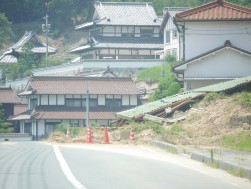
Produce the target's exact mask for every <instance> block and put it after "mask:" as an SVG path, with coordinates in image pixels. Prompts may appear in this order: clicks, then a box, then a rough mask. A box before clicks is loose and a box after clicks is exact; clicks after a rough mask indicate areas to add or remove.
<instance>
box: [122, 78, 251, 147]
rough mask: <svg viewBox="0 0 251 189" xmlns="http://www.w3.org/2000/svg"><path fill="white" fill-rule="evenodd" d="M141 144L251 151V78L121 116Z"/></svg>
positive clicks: (170, 98) (181, 94)
mask: <svg viewBox="0 0 251 189" xmlns="http://www.w3.org/2000/svg"><path fill="white" fill-rule="evenodd" d="M117 115H118V117H119V118H120V119H119V121H118V126H119V127H121V126H123V127H122V128H125V127H127V126H129V127H133V128H134V129H135V131H136V133H137V134H138V142H145V141H147V140H153V139H154V140H160V141H165V142H169V143H173V144H177V145H194V146H199V145H204V146H222V147H228V148H235V149H240V150H249V151H251V148H250V146H251V77H250V76H249V77H245V78H241V79H236V80H232V81H227V82H223V83H219V84H215V85H211V86H207V87H203V88H199V89H195V90H192V91H188V92H186V93H180V94H177V95H174V96H171V97H166V98H163V99H161V100H158V101H154V102H151V103H148V104H145V105H142V106H139V107H136V108H134V109H131V110H128V111H124V112H120V113H118V114H117Z"/></svg>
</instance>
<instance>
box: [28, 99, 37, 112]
mask: <svg viewBox="0 0 251 189" xmlns="http://www.w3.org/2000/svg"><path fill="white" fill-rule="evenodd" d="M35 106H37V99H31V100H30V109H31V110H33V109H34V108H35Z"/></svg>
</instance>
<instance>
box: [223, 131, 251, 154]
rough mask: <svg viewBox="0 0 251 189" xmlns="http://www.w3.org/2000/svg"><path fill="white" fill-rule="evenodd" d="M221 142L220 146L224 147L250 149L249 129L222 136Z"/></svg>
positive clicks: (250, 134)
mask: <svg viewBox="0 0 251 189" xmlns="http://www.w3.org/2000/svg"><path fill="white" fill-rule="evenodd" d="M221 142H222V146H223V147H226V148H232V149H236V150H245V151H251V131H241V132H239V133H235V134H232V135H228V136H224V137H223V138H222V140H221Z"/></svg>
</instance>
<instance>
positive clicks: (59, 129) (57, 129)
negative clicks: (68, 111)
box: [56, 123, 67, 134]
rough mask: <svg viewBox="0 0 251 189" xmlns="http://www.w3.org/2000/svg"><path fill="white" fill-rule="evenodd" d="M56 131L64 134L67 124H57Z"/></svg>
mask: <svg viewBox="0 0 251 189" xmlns="http://www.w3.org/2000/svg"><path fill="white" fill-rule="evenodd" d="M56 131H59V132H62V133H64V134H66V131H67V126H66V125H65V124H63V123H60V124H58V125H57V127H56Z"/></svg>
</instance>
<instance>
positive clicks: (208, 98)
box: [202, 92, 226, 106]
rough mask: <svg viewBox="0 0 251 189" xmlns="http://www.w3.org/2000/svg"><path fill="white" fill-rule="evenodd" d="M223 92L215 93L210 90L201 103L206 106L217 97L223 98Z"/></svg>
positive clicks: (217, 98)
mask: <svg viewBox="0 0 251 189" xmlns="http://www.w3.org/2000/svg"><path fill="white" fill-rule="evenodd" d="M225 96H226V95H225V94H224V93H215V92H211V93H208V94H207V95H206V96H205V97H204V98H203V100H202V103H203V104H204V105H206V106H208V105H209V104H211V103H212V102H215V101H216V100H219V99H224V98H225Z"/></svg>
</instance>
